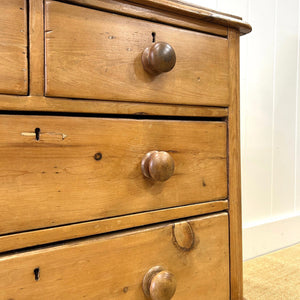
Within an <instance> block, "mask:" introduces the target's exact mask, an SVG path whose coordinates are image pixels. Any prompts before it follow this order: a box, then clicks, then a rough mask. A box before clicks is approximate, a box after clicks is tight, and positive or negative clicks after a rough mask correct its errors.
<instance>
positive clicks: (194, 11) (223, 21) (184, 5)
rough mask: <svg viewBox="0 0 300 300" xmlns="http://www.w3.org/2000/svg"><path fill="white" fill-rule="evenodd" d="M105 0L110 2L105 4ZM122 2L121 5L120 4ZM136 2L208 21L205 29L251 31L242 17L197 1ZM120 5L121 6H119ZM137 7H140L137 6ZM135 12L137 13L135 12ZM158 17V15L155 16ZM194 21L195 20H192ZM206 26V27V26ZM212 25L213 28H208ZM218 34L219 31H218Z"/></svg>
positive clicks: (94, 0)
mask: <svg viewBox="0 0 300 300" xmlns="http://www.w3.org/2000/svg"><path fill="white" fill-rule="evenodd" d="M64 2H70V3H76V4H81V5H87V6H92V7H97V8H108V9H112V8H113V10H116V11H119V12H126V13H128V14H130V13H132V12H133V10H132V9H130V7H126V8H125V9H124V8H122V6H126V4H128V2H127V1H113V0H109V1H108V0H105V1H104V0H65V1H64ZM105 2H109V6H108V4H105ZM120 2H121V5H120ZM130 2H133V3H135V4H138V5H141V7H142V8H143V9H145V8H148V9H151V10H155V13H157V12H159V13H158V15H159V14H161V13H163V14H164V15H166V14H168V13H170V12H171V13H173V14H174V15H175V18H176V15H177V16H186V17H189V18H190V19H194V22H195V23H199V24H201V22H202V21H205V22H207V23H206V24H209V26H204V28H203V29H202V30H203V31H210V30H214V28H215V27H216V26H218V25H219V26H220V25H221V26H223V27H227V28H228V27H231V28H236V29H237V30H238V31H239V33H240V34H241V35H243V34H247V33H249V32H251V30H252V27H251V26H250V24H248V23H247V22H244V21H242V19H241V18H240V17H237V16H234V15H230V14H227V13H222V12H219V11H215V10H212V9H208V8H204V7H201V6H199V5H195V3H191V2H189V1H180V0H130ZM118 6H119V7H118ZM137 9H140V8H139V7H137ZM133 14H135V13H133ZM141 16H145V13H142V12H139V17H141ZM155 19H156V17H155ZM190 22H191V21H190ZM191 23H193V22H191ZM205 27H206V28H205ZM208 27H211V29H208ZM216 34H218V33H216Z"/></svg>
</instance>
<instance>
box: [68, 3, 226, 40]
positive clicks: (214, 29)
mask: <svg viewBox="0 0 300 300" xmlns="http://www.w3.org/2000/svg"><path fill="white" fill-rule="evenodd" d="M64 2H67V3H71V4H78V5H82V6H85V7H90V8H95V9H100V10H103V11H109V12H115V13H118V14H122V15H126V16H131V17H137V18H140V19H144V20H149V21H155V22H159V23H163V24H169V25H173V26H176V27H181V28H186V29H192V30H197V31H201V32H207V33H212V34H215V35H219V36H224V37H226V36H227V26H223V25H219V24H213V23H209V24H208V23H207V22H205V21H202V20H199V19H195V18H191V17H188V16H184V15H180V14H177V13H174V12H170V11H162V10H160V9H157V8H154V7H149V6H148V7H147V6H144V5H139V4H133V3H131V2H129V1H126V0H85V1H82V0H65V1H64Z"/></svg>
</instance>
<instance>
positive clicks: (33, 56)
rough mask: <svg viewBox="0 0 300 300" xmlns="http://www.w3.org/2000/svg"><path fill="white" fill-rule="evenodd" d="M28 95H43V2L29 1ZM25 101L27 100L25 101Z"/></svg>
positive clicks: (39, 0) (37, 0)
mask: <svg viewBox="0 0 300 300" xmlns="http://www.w3.org/2000/svg"><path fill="white" fill-rule="evenodd" d="M29 12H30V14H29V39H30V43H29V47H30V51H29V54H30V58H29V59H30V72H29V78H30V87H29V90H30V95H40V96H42V95H44V90H45V87H44V86H45V83H44V76H45V71H44V68H45V59H44V1H41V0H30V1H29ZM26 101H27V99H26Z"/></svg>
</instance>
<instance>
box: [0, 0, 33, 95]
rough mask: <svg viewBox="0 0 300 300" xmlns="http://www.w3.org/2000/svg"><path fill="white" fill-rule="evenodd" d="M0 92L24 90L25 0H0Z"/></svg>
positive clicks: (25, 55)
mask: <svg viewBox="0 0 300 300" xmlns="http://www.w3.org/2000/svg"><path fill="white" fill-rule="evenodd" d="M0 12H1V13H0V28H1V29H0V93H2V94H17V95H25V94H27V91H28V75H27V72H28V69H27V6H26V1H25V0H1V1H0Z"/></svg>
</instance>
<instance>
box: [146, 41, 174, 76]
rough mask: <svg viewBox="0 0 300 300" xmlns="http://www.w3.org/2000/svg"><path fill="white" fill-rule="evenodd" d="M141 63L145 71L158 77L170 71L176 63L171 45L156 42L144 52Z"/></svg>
mask: <svg viewBox="0 0 300 300" xmlns="http://www.w3.org/2000/svg"><path fill="white" fill-rule="evenodd" d="M142 63H143V66H144V69H145V71H147V72H148V73H150V74H154V75H158V74H160V73H163V72H169V71H171V70H172V69H173V68H174V66H175V63H176V54H175V51H174V49H173V48H172V46H171V45H169V44H168V43H164V42H157V43H155V44H153V45H152V46H151V47H148V48H146V49H145V50H144V52H143V54H142Z"/></svg>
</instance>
